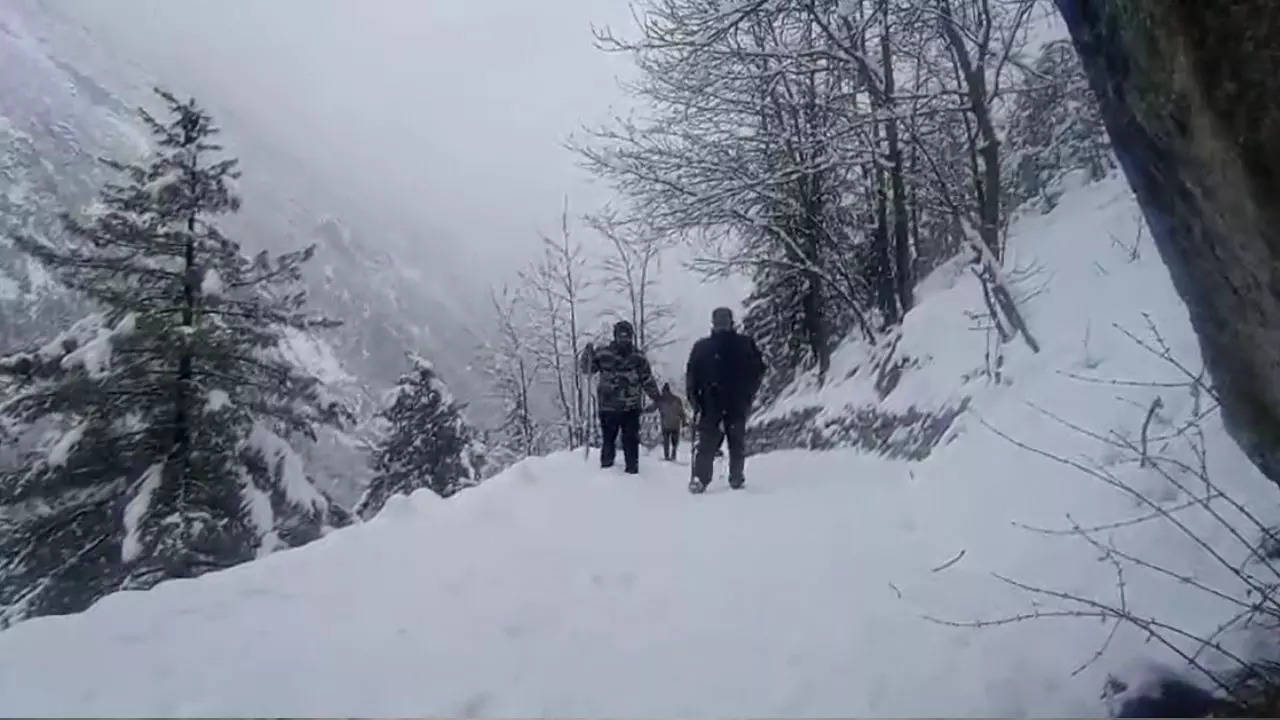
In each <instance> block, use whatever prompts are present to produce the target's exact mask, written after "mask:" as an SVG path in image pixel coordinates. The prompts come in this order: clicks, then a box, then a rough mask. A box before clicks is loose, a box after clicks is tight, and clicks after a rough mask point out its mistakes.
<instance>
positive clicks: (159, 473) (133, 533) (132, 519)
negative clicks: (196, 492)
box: [120, 463, 164, 562]
mask: <svg viewBox="0 0 1280 720" xmlns="http://www.w3.org/2000/svg"><path fill="white" fill-rule="evenodd" d="M163 477H164V464H163V463H156V464H155V465H152V466H151V467H149V468H147V471H146V472H144V473H143V474H142V478H141V479H140V480H139V482H138V488H137V491H136V493H135V494H134V496H133V498H132V499H131V500H129V504H128V505H126V506H125V508H124V542H123V543H122V544H121V546H120V559H121V560H122V561H124V562H130V561H132V560H133V559H134V558H136V557H138V553H140V552H142V539H141V538H140V537H139V530H140V528H139V527H138V525H139V524H140V523H141V522H142V517H143V516H144V515H146V514H147V508H148V507H149V506H150V505H151V496H152V495H153V494H155V491H156V488H159V487H160V481H161V480H162V479H163Z"/></svg>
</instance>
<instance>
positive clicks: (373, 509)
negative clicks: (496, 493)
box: [356, 353, 484, 520]
mask: <svg viewBox="0 0 1280 720" xmlns="http://www.w3.org/2000/svg"><path fill="white" fill-rule="evenodd" d="M409 364H410V368H409V371H408V372H406V373H405V374H404V375H401V376H400V380H399V382H398V383H397V384H396V390H395V397H394V400H393V401H392V403H391V406H390V407H388V408H386V409H384V410H383V411H382V412H381V413H379V417H380V418H381V420H382V421H383V422H384V423H386V426H387V431H386V434H385V435H384V436H383V437H382V439H381V440H380V441H379V442H378V443H377V446H376V447H375V449H374V452H373V468H374V470H375V471H376V472H377V475H375V476H374V478H373V480H372V481H370V483H369V486H368V488H367V489H366V490H365V493H364V496H363V497H362V498H360V502H359V504H358V505H356V514H358V515H359V516H360V517H362V518H364V519H366V520H367V519H369V518H371V517H373V516H374V515H376V514H378V511H379V510H381V509H382V506H383V505H385V504H386V502H387V499H388V498H390V497H391V496H392V495H397V494H404V495H407V494H409V493H411V492H413V491H414V490H418V489H420V488H430V489H431V491H432V492H434V493H436V494H437V495H439V496H440V497H449V496H450V495H452V494H454V493H456V492H458V491H459V490H461V489H463V488H465V487H470V486H472V485H475V484H477V483H478V482H480V479H481V474H480V473H481V469H482V468H483V466H484V447H483V445H482V444H481V442H480V440H479V438H478V437H477V435H476V433H475V431H474V430H473V429H472V428H471V426H470V425H468V424H467V422H466V420H465V419H464V418H463V415H462V412H463V406H462V405H461V404H459V403H457V402H454V400H453V396H452V394H451V393H450V392H449V388H448V387H446V386H445V384H444V381H443V380H441V379H440V377H439V376H438V375H437V374H436V371H435V368H434V367H433V366H432V365H431V361H429V360H427V359H426V358H424V357H422V356H421V355H417V354H415V353H410V354H409Z"/></svg>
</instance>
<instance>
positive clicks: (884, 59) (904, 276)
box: [880, 0, 915, 315]
mask: <svg viewBox="0 0 1280 720" xmlns="http://www.w3.org/2000/svg"><path fill="white" fill-rule="evenodd" d="M880 13H881V17H882V18H883V23H884V24H883V28H882V32H881V33H880V61H881V62H880V66H881V67H883V68H885V73H884V106H885V110H886V111H887V112H886V113H885V115H886V116H887V118H888V119H887V120H886V121H885V140H886V142H888V144H889V163H890V166H889V178H890V184H891V185H892V190H893V259H894V272H893V275H894V281H895V283H896V289H897V294H898V304H899V306H900V307H901V310H902V314H903V315H905V314H906V313H907V311H908V310H910V309H911V306H912V305H913V304H915V300H914V298H913V297H912V295H913V290H914V289H915V288H914V278H913V274H912V272H911V236H910V235H909V234H908V233H909V230H910V228H909V227H908V224H907V223H908V219H907V197H906V195H907V191H906V188H905V184H904V183H903V181H902V147H901V145H900V143H899V142H898V117H897V115H896V112H897V107H896V105H897V103H896V101H895V99H894V91H895V88H894V81H893V71H892V68H893V53H892V51H891V50H890V47H889V0H881V2H880Z"/></svg>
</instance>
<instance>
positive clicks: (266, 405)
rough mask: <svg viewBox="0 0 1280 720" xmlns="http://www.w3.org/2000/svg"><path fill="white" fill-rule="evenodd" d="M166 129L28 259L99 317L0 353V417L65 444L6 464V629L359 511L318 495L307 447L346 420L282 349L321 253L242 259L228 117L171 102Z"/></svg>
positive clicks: (257, 551) (263, 548)
mask: <svg viewBox="0 0 1280 720" xmlns="http://www.w3.org/2000/svg"><path fill="white" fill-rule="evenodd" d="M157 93H158V94H159V95H160V97H161V98H163V100H164V102H165V103H166V105H167V109H168V111H169V117H168V119H167V121H166V122H162V121H161V120H159V119H156V118H155V117H153V116H151V115H150V114H148V113H146V112H145V111H140V114H141V117H142V120H143V121H144V122H145V123H146V125H147V126H148V127H149V128H150V130H151V132H152V134H153V136H154V140H155V146H156V148H155V152H154V154H153V155H152V156H151V157H150V158H149V159H148V161H147V162H146V163H145V164H121V163H113V162H108V163H107V164H108V165H109V166H110V167H111V168H113V169H114V170H116V171H118V172H119V173H120V175H121V177H122V180H121V181H120V182H119V183H118V184H109V185H107V186H106V187H105V188H104V189H103V191H102V193H101V195H100V198H99V201H98V202H97V203H96V204H95V205H94V206H93V207H91V209H90V212H89V213H87V217H86V218H85V219H80V220H78V219H73V218H72V217H70V216H68V217H66V218H65V223H66V226H67V230H68V234H69V236H70V242H69V243H68V244H67V245H66V247H65V249H64V248H55V247H51V246H49V245H46V244H44V243H42V242H40V241H39V240H37V239H34V238H29V237H17V238H15V239H14V241H15V244H16V245H17V246H18V247H20V248H21V249H23V250H25V251H26V252H28V253H30V254H31V255H32V256H34V257H35V258H37V259H38V260H39V261H40V262H41V263H43V264H44V265H45V266H47V267H49V268H50V269H52V270H53V271H54V272H55V273H56V274H57V275H58V277H59V278H60V279H61V280H62V281H63V282H64V283H65V284H66V285H68V286H69V287H71V288H72V289H74V290H77V291H79V292H81V293H83V295H84V296H85V297H86V298H87V299H88V300H90V301H91V302H92V303H93V304H94V305H95V306H96V308H97V310H98V311H97V312H96V313H95V314H93V315H91V316H89V317H87V318H85V319H83V320H81V321H80V322H78V323H76V324H75V325H74V326H73V327H72V328H70V329H69V330H67V331H65V332H64V333H62V334H61V335H60V336H59V337H58V338H56V339H55V340H54V341H52V342H50V343H48V344H47V345H45V346H44V347H42V348H40V349H39V350H36V351H34V352H26V353H18V354H14V355H10V356H8V357H4V358H0V372H2V373H7V374H9V375H10V376H11V379H17V380H18V381H19V382H18V383H17V384H16V385H15V386H14V387H12V388H11V391H10V392H9V393H8V396H7V397H6V398H5V399H4V400H3V402H2V403H0V415H2V416H5V417H7V418H9V419H10V420H12V421H14V422H16V423H18V424H19V425H20V426H21V427H23V428H26V429H27V433H28V434H31V433H34V432H48V433H49V434H50V436H51V438H52V441H51V442H45V443H43V447H41V448H38V449H37V450H36V451H34V452H31V453H29V456H28V457H26V458H24V462H22V463H20V464H19V465H17V466H16V468H15V469H0V526H2V527H0V624H3V621H4V620H6V619H7V620H9V621H12V620H15V619H19V618H22V617H26V616H31V615H44V614H52V613H65V612H75V611H79V610H83V609H84V608H86V607H87V606H89V605H90V604H91V603H92V602H93V601H95V600H96V599H98V598H100V597H102V596H103V595H105V594H107V593H110V592H113V591H115V590H118V589H122V588H145V587H149V586H151V585H154V584H155V583H157V582H160V581H162V580H164V579H167V578H173V577H190V576H194V575H199V574H201V573H203V572H205V571H208V570H213V569H218V568H224V567H227V566H230V565H234V564H237V563H240V562H243V561H246V560H250V559H252V558H254V557H255V556H258V555H262V554H264V553H267V552H270V551H271V550H273V549H275V548H277V547H281V546H293V545H298V544H301V543H305V542H308V541H310V540H312V539H314V538H316V537H318V536H319V535H320V534H321V533H322V532H323V531H324V530H325V529H326V528H328V527H332V526H335V525H341V524H345V523H347V522H349V519H350V518H349V515H348V514H347V513H346V512H345V511H343V510H341V509H340V508H338V507H337V506H335V505H334V504H333V503H332V502H331V501H330V500H329V499H328V498H327V497H326V496H325V495H324V494H323V493H321V492H320V491H319V490H317V489H316V487H315V486H314V485H313V484H312V482H311V480H310V478H309V477H308V476H307V475H306V473H305V471H304V468H303V464H302V460H301V458H300V457H299V456H298V455H297V454H296V453H295V452H294V451H293V449H292V448H291V447H290V446H289V444H288V440H289V439H290V438H292V437H294V436H301V437H303V438H310V439H314V429H315V427H316V426H317V425H318V424H326V423H328V424H340V423H341V422H343V421H344V420H346V419H348V418H349V413H348V412H347V411H346V410H345V409H344V408H342V407H341V406H340V405H338V404H336V403H332V402H327V401H326V400H325V399H324V398H323V396H322V387H321V386H320V383H319V381H318V380H317V379H316V378H315V377H312V376H309V375H306V374H304V373H303V372H302V371H300V370H299V369H297V368H296V367H295V366H293V365H291V364H290V363H289V362H288V361H287V360H286V359H285V358H284V356H283V355H282V353H281V351H280V347H281V342H282V340H283V338H284V337H285V335H286V333H287V332H291V331H294V330H296V331H310V330H312V329H316V328H323V327H331V326H333V325H335V324H336V323H334V322H333V321H330V320H326V319H323V318H317V317H314V316H312V315H310V314H308V313H307V312H306V308H305V304H306V295H305V293H304V292H302V291H301V290H300V289H299V282H300V280H301V266H302V264H303V263H304V262H306V261H307V260H308V259H309V258H310V257H311V255H312V252H313V248H306V249H303V250H299V251H296V252H291V253H287V254H284V255H281V256H278V257H276V258H275V259H272V258H270V257H269V256H268V255H267V253H265V252H263V253H260V254H258V255H257V256H256V257H254V258H249V257H246V256H245V255H244V254H242V252H241V249H240V245H239V244H238V243H237V242H235V241H234V240H232V239H230V238H228V237H226V236H224V235H223V234H222V232H220V231H219V229H218V226H217V225H216V223H215V220H216V219H217V218H218V216H221V215H225V214H228V213H232V212H235V211H237V210H238V209H239V207H240V200H239V198H238V197H237V196H236V195H235V193H234V191H233V185H232V183H233V181H234V179H235V178H236V177H237V176H238V172H237V170H236V160H234V159H224V158H221V157H220V154H221V153H220V151H221V147H220V146H219V145H217V144H215V142H214V136H215V134H216V132H217V129H216V128H215V126H214V124H213V122H212V118H211V117H210V116H209V115H208V114H206V113H205V112H204V111H203V110H202V109H201V108H200V107H199V106H198V105H197V104H196V102H195V101H194V100H188V101H181V100H179V99H177V98H176V97H174V96H173V95H172V94H169V93H167V92H164V91H161V90H157Z"/></svg>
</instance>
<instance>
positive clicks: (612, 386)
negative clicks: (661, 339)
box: [581, 343, 660, 412]
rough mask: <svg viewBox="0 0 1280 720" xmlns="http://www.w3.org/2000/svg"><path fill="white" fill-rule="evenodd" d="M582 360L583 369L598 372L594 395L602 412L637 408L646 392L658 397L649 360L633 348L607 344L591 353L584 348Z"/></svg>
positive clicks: (655, 397) (592, 372) (655, 398)
mask: <svg viewBox="0 0 1280 720" xmlns="http://www.w3.org/2000/svg"><path fill="white" fill-rule="evenodd" d="M581 363H582V371H583V372H585V373H587V374H596V373H598V374H599V375H600V379H599V381H598V382H597V385H596V397H597V400H598V402H599V404H600V411H601V412H618V411H623V410H640V409H641V408H642V407H643V405H644V396H645V395H648V396H649V397H650V398H652V399H654V400H657V399H658V398H659V397H660V395H659V393H658V383H657V382H656V381H655V380H654V379H653V370H652V369H651V368H650V367H649V361H648V360H646V359H645V357H644V354H643V353H641V352H640V351H639V350H636V349H635V348H632V347H630V346H621V345H619V344H618V343H609V344H608V345H605V346H604V347H601V348H596V349H595V350H594V352H589V351H583V354H582V359H581Z"/></svg>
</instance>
